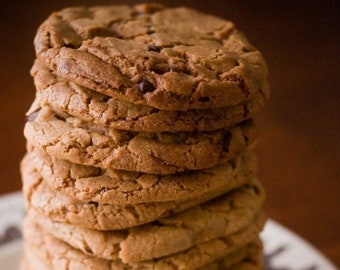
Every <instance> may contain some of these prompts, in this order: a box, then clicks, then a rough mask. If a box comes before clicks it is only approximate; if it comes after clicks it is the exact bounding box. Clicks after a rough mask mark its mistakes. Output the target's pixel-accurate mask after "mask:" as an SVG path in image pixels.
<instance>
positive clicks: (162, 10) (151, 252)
mask: <svg viewBox="0 0 340 270" xmlns="http://www.w3.org/2000/svg"><path fill="white" fill-rule="evenodd" d="M34 48H35V53H36V59H35V61H34V63H33V66H32V68H31V71H30V74H31V76H32V78H33V81H34V84H35V87H36V95H35V99H34V101H33V103H32V105H31V107H30V109H29V110H28V112H27V114H26V119H27V121H26V123H25V126H24V136H25V138H26V140H27V144H26V145H27V153H26V154H25V156H24V157H23V159H22V161H21V164H20V170H21V176H22V182H23V194H24V198H25V207H26V217H25V220H24V224H23V236H24V253H23V256H22V261H21V266H20V267H21V268H20V269H21V270H33V269H39V270H45V269H46V270H94V269H96V270H97V269H100V270H120V269H122V270H130V269H131V270H149V269H150V270H204V269H209V270H218V269H232V270H245V269H249V270H252V269H253V270H260V269H264V265H263V258H262V255H263V250H262V243H261V241H260V238H259V234H260V232H261V230H262V229H263V226H264V224H265V221H266V215H265V213H264V210H263V206H264V201H265V190H264V187H263V186H262V184H261V182H260V181H259V179H258V164H257V155H256V151H255V147H256V141H257V138H258V121H257V116H258V115H259V113H261V111H262V110H263V109H264V107H265V105H266V103H267V100H268V98H269V92H270V91H269V86H268V81H267V77H268V70H267V66H266V63H265V61H264V59H263V57H262V55H261V53H260V52H259V51H258V50H257V49H256V48H255V47H254V46H252V45H251V44H250V43H249V42H248V40H247V39H246V37H245V36H244V35H243V34H242V33H241V32H240V31H239V30H238V29H237V28H236V27H235V25H234V24H233V23H232V22H230V21H228V20H225V19H222V18H217V17H215V16H213V15H209V14H205V13H202V12H199V11H196V10H193V9H190V8H186V7H174V8H169V7H165V6H163V5H160V4H138V5H134V6H127V5H112V6H94V7H81V6H80V7H70V8H65V9H63V10H60V11H57V12H54V13H52V14H51V15H50V16H49V17H48V18H47V19H46V20H45V21H44V22H42V24H41V25H40V27H39V28H38V30H37V33H36V36H35V39H34Z"/></svg>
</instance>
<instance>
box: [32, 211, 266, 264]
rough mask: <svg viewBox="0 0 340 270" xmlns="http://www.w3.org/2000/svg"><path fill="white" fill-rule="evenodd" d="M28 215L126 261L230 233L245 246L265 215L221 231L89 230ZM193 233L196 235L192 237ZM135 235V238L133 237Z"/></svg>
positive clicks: (77, 244) (72, 240)
mask: <svg viewBox="0 0 340 270" xmlns="http://www.w3.org/2000/svg"><path fill="white" fill-rule="evenodd" d="M27 219H29V220H30V221H31V222H32V221H34V222H36V223H37V224H38V225H39V226H41V227H43V228H44V229H45V230H46V231H47V232H48V233H50V234H51V235H53V236H54V237H56V238H58V239H60V240H62V241H64V242H66V243H67V244H69V245H70V246H72V247H74V248H76V249H79V250H81V251H82V252H83V253H85V254H88V255H94V256H96V257H98V258H102V259H108V260H117V259H121V260H122V261H123V262H124V263H133V262H139V261H145V260H150V259H154V258H160V257H164V256H169V255H171V254H175V253H178V252H181V251H183V250H186V249H189V248H192V247H193V246H195V245H198V244H201V243H203V242H207V241H210V240H214V239H217V238H221V237H228V239H229V241H231V240H230V239H233V241H232V243H233V245H234V246H235V248H236V247H238V246H242V245H243V244H244V243H245V239H249V238H252V237H253V236H256V235H258V234H259V233H260V231H261V230H262V228H263V224H264V220H265V217H264V215H263V213H259V214H258V215H257V216H256V217H255V220H254V221H250V224H246V225H245V227H244V228H243V227H240V228H239V230H236V231H235V229H233V230H230V229H228V228H226V229H225V230H224V231H223V230H222V231H221V229H216V231H215V229H214V228H212V227H213V226H208V227H207V228H206V229H205V228H203V229H202V228H200V229H198V228H197V226H196V228H195V227H192V228H191V229H192V230H194V232H190V231H189V230H190V228H185V229H183V228H181V229H180V228H177V227H172V226H168V225H164V224H161V223H159V224H157V225H155V224H147V225H143V226H142V228H139V229H137V230H135V229H134V228H132V229H129V230H119V231H98V230H89V229H84V228H80V227H77V226H74V225H70V224H66V223H61V222H54V221H52V220H50V219H49V218H47V217H45V216H44V215H41V214H39V213H38V212H36V211H35V210H34V209H30V210H29V211H28V216H27ZM202 222H204V220H202ZM207 230H212V232H208V234H210V235H209V236H208V235H207V232H206V231H207ZM180 231H181V232H180ZM185 231H187V235H185V234H186V233H185ZM151 233H153V237H154V240H153V241H150V242H148V241H149V240H150V238H151ZM171 236H173V237H171ZM179 236H182V237H184V238H185V239H187V241H186V242H187V244H186V245H184V246H181V245H180V241H181V240H180V239H177V237H179ZM190 237H191V238H192V239H190V240H189V238H190ZM131 239H133V240H134V241H135V242H133V241H131ZM189 242H190V243H189ZM164 243H166V245H164ZM134 244H135V245H134ZM147 246H150V247H147ZM144 249H145V250H144Z"/></svg>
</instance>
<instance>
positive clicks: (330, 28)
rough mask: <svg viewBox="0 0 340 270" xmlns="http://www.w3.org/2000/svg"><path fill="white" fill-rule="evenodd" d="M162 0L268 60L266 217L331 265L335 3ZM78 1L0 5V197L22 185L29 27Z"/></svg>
mask: <svg viewBox="0 0 340 270" xmlns="http://www.w3.org/2000/svg"><path fill="white" fill-rule="evenodd" d="M83 2H84V1H83ZM110 2H111V3H112V1H89V2H88V3H91V4H93V3H97V4H98V3H103V4H107V3H110ZM115 2H116V3H124V2H125V3H134V1H115ZM135 2H136V1H135ZM164 2H165V3H171V5H179V4H181V3H182V4H184V5H190V6H194V7H196V8H198V9H201V10H202V11H206V12H210V13H213V14H217V15H219V16H223V17H225V18H229V19H231V20H233V21H234V22H235V23H236V25H237V26H238V28H240V29H242V30H243V31H244V32H245V33H246V35H247V36H248V38H249V39H250V41H251V42H252V43H253V44H254V45H256V46H257V47H258V48H260V50H261V51H262V53H263V54H264V56H265V57H266V59H267V62H268V65H269V68H270V83H271V87H272V98H271V102H270V103H269V104H268V107H267V109H266V111H265V112H264V113H263V114H262V115H261V121H260V124H261V128H262V132H261V135H260V138H259V142H258V153H259V156H260V165H261V170H260V178H261V180H262V181H263V182H264V184H265V185H266V188H267V194H268V195H267V204H266V209H267V213H268V215H269V216H270V217H271V218H273V219H275V220H277V221H279V222H280V223H282V224H284V225H286V226H288V227H289V228H291V229H292V230H294V231H295V232H297V233H298V234H300V235H301V236H303V237H304V238H306V239H307V240H308V241H310V242H311V243H312V244H313V245H315V246H316V247H317V248H318V249H320V250H321V251H322V252H323V253H324V254H325V255H326V256H328V257H329V258H330V259H331V260H333V262H334V263H335V264H337V265H338V266H339V265H340V233H339V228H340V211H339V210H340V209H339V206H340V203H339V198H340V184H339V183H340V175H339V165H340V158H339V153H340V149H339V148H340V143H339V140H338V137H339V131H340V126H339V119H340V117H339V116H340V115H339V104H340V100H339V98H340V92H339V82H340V81H339V76H340V74H339V71H340V69H339V64H340V61H339V50H338V49H339V44H340V38H339V34H338V32H337V30H338V29H339V21H338V17H337V16H338V15H339V4H338V2H337V1H335V0H334V1H324V0H322V1H321V0H320V1H308V0H306V1H290V3H289V1H240V0H239V1H236V0H234V1H232V0H231V1H210V2H209V5H206V4H207V3H208V2H207V1H203V0H202V1H194V0H192V1H189V0H187V1H186V0H178V1H177V0H176V1H174V0H173V1H164ZM287 2H288V3H287ZM79 4H82V1H66V0H63V1H61V0H59V1H43V0H36V1H34V4H33V2H31V1H20V2H19V1H11V2H10V3H9V2H8V3H7V4H2V7H1V13H2V14H1V23H0V29H1V31H0V33H1V43H0V56H1V62H0V72H1V80H0V86H1V88H0V89H1V92H0V95H1V98H0V102H1V106H0V108H1V113H0V127H1V132H0V141H1V148H0V149H1V150H0V151H1V152H0V153H1V155H0V172H1V173H0V194H4V193H7V192H12V191H15V190H18V189H20V187H21V183H20V175H19V170H18V167H19V161H20V159H21V157H22V156H23V155H24V152H25V140H24V137H23V135H22V129H23V125H24V121H25V117H24V114H25V111H26V110H27V109H28V107H29V105H30V103H31V102H32V101H33V98H34V87H33V82H32V79H31V78H30V77H29V74H28V72H29V69H30V67H31V64H32V62H33V59H34V52H33V46H32V41H33V37H34V34H35V30H36V28H37V27H38V25H39V23H40V22H41V21H42V20H43V19H44V18H46V16H47V15H48V14H49V13H50V12H51V11H53V10H56V9H60V8H61V7H64V6H66V5H79Z"/></svg>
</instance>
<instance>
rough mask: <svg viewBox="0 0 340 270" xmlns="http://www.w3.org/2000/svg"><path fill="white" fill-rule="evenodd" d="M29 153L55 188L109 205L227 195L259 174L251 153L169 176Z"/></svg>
mask: <svg viewBox="0 0 340 270" xmlns="http://www.w3.org/2000/svg"><path fill="white" fill-rule="evenodd" d="M31 148H32V147H31ZM29 151H30V153H29V154H28V159H30V160H31V161H32V163H33V164H34V167H35V168H36V169H37V171H38V172H39V174H40V175H41V176H42V177H43V179H44V181H45V182H46V183H47V184H48V185H49V186H50V187H51V188H52V189H54V190H56V191H58V192H62V193H65V194H68V195H70V196H72V197H74V198H76V199H78V200H85V201H92V202H98V203H107V204H118V205H124V204H137V203H145V202H164V201H175V200H187V199H194V198H198V197H199V196H203V195H204V194H207V193H212V192H215V191H217V190H223V191H224V192H227V191H228V190H233V189H236V188H237V187H240V186H241V185H243V184H245V183H247V182H249V181H250V180H251V179H252V178H253V177H254V176H255V175H256V172H257V159H256V157H255V154H254V153H252V152H248V151H246V152H245V153H243V154H241V155H240V156H239V157H236V159H235V160H233V161H232V162H227V163H224V164H221V165H217V166H215V167H214V168H212V169H207V170H200V171H192V172H185V173H178V174H171V175H166V176H162V175H155V174H145V173H136V172H128V171H118V170H112V169H101V168H96V167H91V166H84V165H80V164H75V163H71V162H68V161H66V160H61V159H57V158H55V157H52V156H50V155H48V154H47V153H46V152H45V151H43V150H40V149H38V148H33V149H31V150H29Z"/></svg>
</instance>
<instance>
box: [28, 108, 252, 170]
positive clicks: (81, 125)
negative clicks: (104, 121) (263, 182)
mask: <svg viewBox="0 0 340 270" xmlns="http://www.w3.org/2000/svg"><path fill="white" fill-rule="evenodd" d="M30 120H31V121H28V122H27V123H26V125H25V129H24V134H25V136H26V139H27V141H28V142H29V143H30V144H32V145H33V146H35V147H40V148H42V149H44V150H45V151H46V152H47V153H49V154H50V155H51V156H55V157H57V158H60V159H66V160H69V161H71V162H74V163H79V164H84V165H91V166H95V167H101V168H113V169H119V170H128V171H139V172H145V173H154V174H171V173H176V172H181V171H186V170H199V169H207V168H212V167H214V166H215V165H217V164H220V163H223V162H227V161H229V160H232V159H234V158H235V156H237V155H238V154H239V153H241V152H242V151H243V150H244V149H245V148H246V147H248V146H249V145H251V144H252V143H253V142H254V140H255V138H256V133H257V128H256V125H255V124H254V122H253V121H246V122H244V123H242V124H240V125H237V126H235V127H232V128H230V129H222V130H216V131H210V132H178V133H142V132H140V133H136V132H128V131H119V130H115V129H105V128H100V127H99V126H96V125H93V124H92V123H90V122H83V121H80V120H79V119H77V118H75V117H70V116H61V115H57V114H56V113H54V112H53V111H51V110H50V109H49V108H47V107H43V108H41V109H40V110H39V111H37V112H36V115H35V119H32V118H31V119H30Z"/></svg>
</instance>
